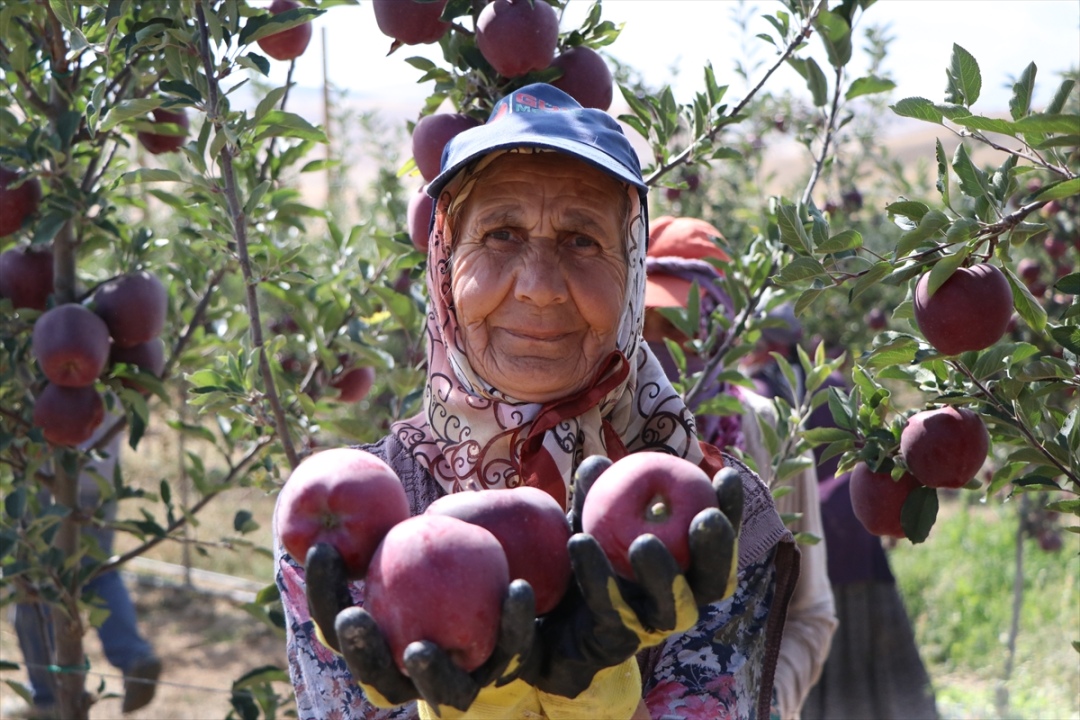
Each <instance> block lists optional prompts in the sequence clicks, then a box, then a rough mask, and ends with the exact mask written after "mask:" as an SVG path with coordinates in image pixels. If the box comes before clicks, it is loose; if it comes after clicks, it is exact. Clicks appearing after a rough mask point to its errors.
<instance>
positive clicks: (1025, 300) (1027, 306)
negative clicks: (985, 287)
mask: <svg viewBox="0 0 1080 720" xmlns="http://www.w3.org/2000/svg"><path fill="white" fill-rule="evenodd" d="M1002 271H1004V273H1005V279H1006V280H1008V281H1009V286H1010V287H1011V288H1012V294H1013V307H1014V308H1016V313H1017V314H1018V315H1019V316H1020V317H1022V318H1023V319H1024V322H1026V323H1027V324H1028V326H1029V327H1030V328H1031V329H1032V330H1034V331H1035V332H1042V331H1043V328H1045V327H1046V308H1044V307H1043V306H1042V303H1040V302H1039V301H1038V300H1036V299H1035V296H1034V295H1032V294H1031V291H1030V290H1028V289H1027V285H1025V284H1024V283H1022V282H1020V280H1019V279H1018V278H1017V277H1016V275H1015V274H1013V271H1012V269H1010V268H1008V267H1003V268H1002Z"/></svg>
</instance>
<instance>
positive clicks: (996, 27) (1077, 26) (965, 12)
mask: <svg viewBox="0 0 1080 720" xmlns="http://www.w3.org/2000/svg"><path fill="white" fill-rule="evenodd" d="M267 4H269V3H268V2H267ZM591 5H592V2H591V0H580V1H579V0H574V1H572V2H571V3H570V6H569V8H568V9H567V12H566V18H565V19H564V23H563V27H564V28H565V27H569V26H570V23H573V24H574V25H576V24H578V21H579V20H580V19H581V18H582V17H583V16H584V14H585V12H586V11H587V10H588V9H589V7H590V6H591ZM747 6H749V7H750V8H753V7H755V6H756V7H757V8H758V9H759V10H758V12H754V13H750V15H751V17H754V18H755V19H756V18H758V17H759V16H760V15H761V13H762V12H766V11H768V12H773V13H775V12H777V11H778V10H782V9H783V6H782V5H781V4H780V3H779V2H776V1H775V0H761V1H760V2H756V3H755V2H750V3H747ZM738 7H739V3H738V2H736V1H735V0H604V2H603V17H604V19H607V20H611V21H612V22H615V23H616V24H618V23H625V26H624V28H623V32H622V35H621V36H620V37H619V39H618V40H617V41H616V42H615V43H614V44H613V45H610V46H609V47H608V48H606V52H608V53H610V54H611V55H613V56H614V57H616V58H618V59H619V60H621V61H623V62H625V63H627V64H629V65H631V66H633V67H635V68H637V69H638V70H639V71H641V72H642V73H643V75H644V77H645V79H646V80H647V81H648V82H650V83H655V84H661V83H665V82H672V74H671V68H672V67H673V66H678V67H679V68H680V69H681V72H680V74H679V76H678V77H677V78H676V79H675V80H674V82H673V83H672V86H673V90H674V91H675V97H676V100H677V101H679V102H689V101H690V100H691V99H692V96H693V93H694V92H695V91H698V90H700V89H701V87H702V80H701V78H702V75H701V68H702V67H703V66H704V64H705V62H706V61H710V60H711V61H712V64H713V68H714V70H715V72H716V75H717V79H718V81H719V82H720V83H721V84H729V85H730V86H731V89H730V90H729V95H728V98H729V99H737V98H740V97H741V95H742V94H743V92H744V90H745V88H743V87H742V85H741V81H740V79H739V78H738V77H737V76H736V75H735V74H734V72H733V68H734V60H733V58H735V57H736V56H737V55H738V53H740V52H741V51H742V48H741V47H740V39H739V34H738V32H737V28H736V26H735V23H734V20H733V13H734V12H735V11H736V10H737V9H738ZM743 12H744V14H745V12H746V11H745V8H744V11H743ZM756 23H760V24H756ZM870 24H879V25H883V24H888V25H889V26H890V27H889V33H890V35H891V36H892V37H894V38H895V41H894V42H893V44H892V45H891V47H890V53H889V57H888V58H887V60H886V65H885V67H886V69H887V70H888V71H889V72H890V73H891V76H892V78H893V80H894V81H895V82H896V83H897V88H896V90H895V91H894V94H893V99H894V100H899V99H902V98H905V97H911V96H915V95H919V96H923V97H927V98H928V99H930V100H932V101H935V102H940V101H943V100H944V88H945V68H946V66H947V65H948V63H949V59H950V57H951V54H952V45H953V43H957V44H959V45H960V46H962V47H963V48H964V49H966V50H967V51H968V52H970V53H971V54H972V55H973V56H974V57H975V59H976V60H977V61H978V63H979V67H980V70H981V72H982V79H983V90H982V96H981V98H980V100H979V102H978V103H977V104H976V106H975V107H976V109H977V110H979V111H981V112H983V113H985V114H991V113H994V112H1003V111H1005V110H1007V108H1008V101H1009V97H1010V96H1011V87H1012V79H1013V78H1015V77H1017V76H1018V75H1019V74H1020V73H1021V72H1022V71H1023V69H1024V68H1025V67H1026V66H1027V64H1028V63H1029V62H1032V61H1034V62H1035V64H1036V66H1037V67H1038V75H1037V77H1036V94H1035V98H1034V103H1035V105H1036V107H1038V106H1040V105H1044V104H1045V103H1046V102H1048V101H1049V99H1050V97H1051V96H1052V93H1053V91H1054V90H1055V89H1056V88H1057V86H1058V84H1059V83H1060V73H1061V72H1062V71H1064V70H1067V69H1069V68H1070V67H1078V66H1080V1H1078V0H879V1H878V2H877V3H876V4H875V5H872V6H871V7H870V8H869V9H868V10H867V11H866V13H865V14H864V15H863V16H862V19H861V22H860V24H859V25H857V26H856V29H855V33H856V37H855V42H854V52H853V57H854V58H856V60H855V61H854V62H858V65H857V66H856V67H855V68H853V69H854V70H856V71H857V70H860V69H862V68H864V67H865V66H864V65H863V64H862V53H861V48H862V47H863V45H864V44H865V40H864V35H863V32H864V28H865V27H866V26H868V25H870ZM324 27H325V28H326V35H327V48H328V50H329V55H328V66H329V73H328V74H329V78H330V81H331V82H332V83H333V84H334V85H335V86H337V87H339V88H346V89H348V90H349V91H350V92H351V93H355V94H357V95H359V96H366V97H368V98H372V97H379V96H385V97H387V98H388V99H390V98H393V99H394V100H395V101H398V102H401V101H404V102H406V103H409V102H415V103H416V107H417V110H419V108H420V104H421V102H422V100H423V98H424V97H426V96H427V94H428V93H429V91H430V89H431V88H430V85H417V84H416V80H417V79H418V78H419V77H420V75H421V73H420V71H419V70H417V69H415V68H413V67H412V66H411V65H408V64H407V63H406V62H404V59H405V58H407V57H410V56H414V55H421V56H425V57H429V58H431V59H434V60H436V62H439V61H440V60H441V54H440V53H439V48H438V45H418V46H406V47H402V48H400V49H399V50H398V51H397V52H395V53H394V54H393V55H390V56H387V55H386V52H387V50H388V49H389V47H390V42H391V41H390V39H389V38H387V37H386V36H384V35H382V34H381V33H380V32H379V30H378V27H377V26H376V24H375V16H374V12H373V10H372V7H371V3H370V2H367V1H366V0H365V1H364V2H362V3H361V4H360V5H359V6H339V7H333V8H330V9H329V10H328V11H327V12H326V13H325V14H324V15H322V16H321V17H320V18H319V19H318V20H316V22H315V32H314V34H313V37H312V41H311V46H310V47H309V48H308V51H307V52H306V53H305V54H304V55H303V56H302V57H301V58H300V59H299V60H298V61H297V67H296V70H295V75H294V77H295V79H296V80H297V82H298V84H299V85H301V86H305V87H311V88H317V87H321V85H322V79H323V70H322V28H324ZM768 27H769V26H768V25H766V24H765V23H764V21H757V20H755V24H753V25H751V33H750V35H751V37H750V38H749V40H748V42H749V43H750V47H754V48H757V49H756V52H757V58H758V59H760V60H764V61H765V63H766V66H767V65H771V62H772V59H773V58H774V57H775V55H773V54H772V50H771V49H770V48H771V46H768V45H767V44H765V43H763V42H758V41H756V40H754V39H753V37H752V35H753V34H754V33H756V32H761V31H763V30H765V29H766V28H768ZM813 43H814V44H816V45H820V41H818V40H815V41H813ZM271 62H272V65H273V69H272V79H273V80H275V81H277V82H283V81H284V78H285V70H286V68H287V66H286V65H285V63H280V62H275V61H271ZM767 87H770V88H772V89H774V90H780V89H785V88H792V89H804V88H805V84H804V82H803V80H802V78H801V77H799V76H798V75H797V74H796V73H795V71H794V70H793V69H791V68H789V67H783V68H781V69H780V70H779V71H778V72H777V74H776V75H775V76H774V77H773V78H772V79H771V80H770V82H769V84H768V86H767ZM807 96H808V92H807Z"/></svg>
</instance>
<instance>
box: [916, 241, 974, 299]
mask: <svg viewBox="0 0 1080 720" xmlns="http://www.w3.org/2000/svg"><path fill="white" fill-rule="evenodd" d="M969 251H970V250H969V248H968V247H967V246H966V245H965V246H963V247H961V248H960V249H958V250H957V251H956V252H954V253H952V254H951V255H945V256H944V257H942V258H941V259H940V260H938V261H937V262H936V263H934V267H932V268H930V279H929V280H928V281H927V283H926V293H927V297H933V296H934V293H936V292H937V291H938V288H940V287H941V286H942V285H944V284H945V281H946V280H948V279H949V278H951V277H952V274H953V273H954V272H956V269H957V268H959V267H960V266H961V265H963V264H964V259H965V258H967V256H968V252H969Z"/></svg>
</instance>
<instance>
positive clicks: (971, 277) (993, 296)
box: [914, 263, 1013, 355]
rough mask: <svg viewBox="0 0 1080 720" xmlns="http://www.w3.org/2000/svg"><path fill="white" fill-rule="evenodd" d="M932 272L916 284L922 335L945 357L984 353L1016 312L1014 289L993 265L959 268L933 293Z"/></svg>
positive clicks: (917, 314) (916, 306)
mask: <svg viewBox="0 0 1080 720" xmlns="http://www.w3.org/2000/svg"><path fill="white" fill-rule="evenodd" d="M932 275H933V273H932V272H929V273H925V274H924V275H923V276H922V277H920V278H919V281H918V283H916V285H915V299H914V305H915V322H916V324H917V325H918V326H919V332H921V333H922V334H923V337H925V338H926V341H927V342H928V343H930V344H931V345H933V346H934V349H935V350H937V351H938V352H940V353H942V354H943V355H958V354H959V353H962V352H967V351H968V350H984V349H986V348H988V347H990V346H991V345H993V344H994V343H996V342H997V341H998V340H1000V339H1001V337H1002V336H1003V335H1004V334H1005V330H1006V328H1007V327H1008V325H1009V319H1010V318H1011V317H1012V312H1013V296H1012V288H1011V287H1009V281H1008V280H1007V279H1006V278H1005V275H1004V274H1003V273H1002V272H1001V271H1000V270H998V269H997V268H996V267H994V266H993V265H987V264H985V263H984V264H979V265H972V266H971V267H967V268H958V269H957V270H956V271H955V272H953V274H952V275H950V276H949V278H948V279H947V280H946V281H945V282H943V283H942V284H941V286H940V287H939V288H937V290H936V291H934V292H933V293H931V292H930V280H931V276H932Z"/></svg>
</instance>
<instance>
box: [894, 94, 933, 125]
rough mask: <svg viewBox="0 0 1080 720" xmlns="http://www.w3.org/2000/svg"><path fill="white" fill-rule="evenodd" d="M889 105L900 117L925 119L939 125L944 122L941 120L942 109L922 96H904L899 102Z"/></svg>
mask: <svg viewBox="0 0 1080 720" xmlns="http://www.w3.org/2000/svg"><path fill="white" fill-rule="evenodd" d="M889 107H890V108H891V109H892V111H893V112H895V113H896V114H899V116H900V117H902V118H915V119H916V120H926V121H927V122H932V123H937V124H939V125H942V124H944V123H943V122H942V111H941V110H940V109H939V108H937V106H936V105H934V104H933V103H931V101H930V100H928V99H927V98H924V97H905V98H904V99H902V100H901V101H899V103H896V104H895V105H890V106H889Z"/></svg>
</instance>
